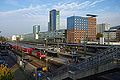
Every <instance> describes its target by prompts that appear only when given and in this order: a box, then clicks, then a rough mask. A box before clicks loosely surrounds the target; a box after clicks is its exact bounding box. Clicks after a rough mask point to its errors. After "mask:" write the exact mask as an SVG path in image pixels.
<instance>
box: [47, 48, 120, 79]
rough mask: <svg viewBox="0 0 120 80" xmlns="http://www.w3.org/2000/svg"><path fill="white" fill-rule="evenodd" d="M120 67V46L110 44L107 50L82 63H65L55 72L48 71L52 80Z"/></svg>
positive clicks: (81, 76) (73, 77)
mask: <svg viewBox="0 0 120 80" xmlns="http://www.w3.org/2000/svg"><path fill="white" fill-rule="evenodd" d="M115 68H120V46H110V47H109V48H108V49H106V50H105V51H101V52H98V53H97V55H95V56H93V57H90V58H87V59H86V60H84V61H82V62H81V63H80V64H71V65H65V66H62V67H61V68H59V69H57V70H56V71H55V72H52V73H48V75H47V76H48V77H49V78H50V79H51V80H62V79H65V78H67V77H69V78H71V79H73V80H76V79H82V78H85V77H88V76H91V75H95V74H99V73H102V72H105V71H109V70H112V69H115Z"/></svg>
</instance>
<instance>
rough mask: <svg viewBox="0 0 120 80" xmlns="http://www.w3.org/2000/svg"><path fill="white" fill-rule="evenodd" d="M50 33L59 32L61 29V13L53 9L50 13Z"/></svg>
mask: <svg viewBox="0 0 120 80" xmlns="http://www.w3.org/2000/svg"><path fill="white" fill-rule="evenodd" d="M48 24H49V25H48V31H55V30H59V27H60V14H59V11H57V10H55V9H53V10H51V11H50V13H49V23H48Z"/></svg>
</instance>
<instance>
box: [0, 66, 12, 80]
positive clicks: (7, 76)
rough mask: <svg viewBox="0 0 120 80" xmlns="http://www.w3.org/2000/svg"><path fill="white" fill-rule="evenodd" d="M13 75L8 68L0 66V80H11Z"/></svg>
mask: <svg viewBox="0 0 120 80" xmlns="http://www.w3.org/2000/svg"><path fill="white" fill-rule="evenodd" d="M12 79H13V74H12V72H11V71H10V69H9V68H7V67H6V66H4V65H0V80H12Z"/></svg>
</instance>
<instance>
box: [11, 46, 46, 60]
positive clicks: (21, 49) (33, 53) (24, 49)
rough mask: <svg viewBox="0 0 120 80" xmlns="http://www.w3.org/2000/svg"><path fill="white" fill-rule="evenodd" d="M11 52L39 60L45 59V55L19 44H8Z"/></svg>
mask: <svg viewBox="0 0 120 80" xmlns="http://www.w3.org/2000/svg"><path fill="white" fill-rule="evenodd" d="M10 47H11V49H12V50H17V51H20V52H23V53H26V54H30V55H34V56H37V57H39V58H40V59H43V58H46V55H45V53H43V52H41V51H40V50H36V49H35V48H33V47H31V46H23V45H20V44H10Z"/></svg>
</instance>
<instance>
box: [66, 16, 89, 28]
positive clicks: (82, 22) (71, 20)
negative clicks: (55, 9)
mask: <svg viewBox="0 0 120 80" xmlns="http://www.w3.org/2000/svg"><path fill="white" fill-rule="evenodd" d="M67 29H68V30H71V29H77V30H88V18H87V17H80V16H71V17H68V18H67Z"/></svg>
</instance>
